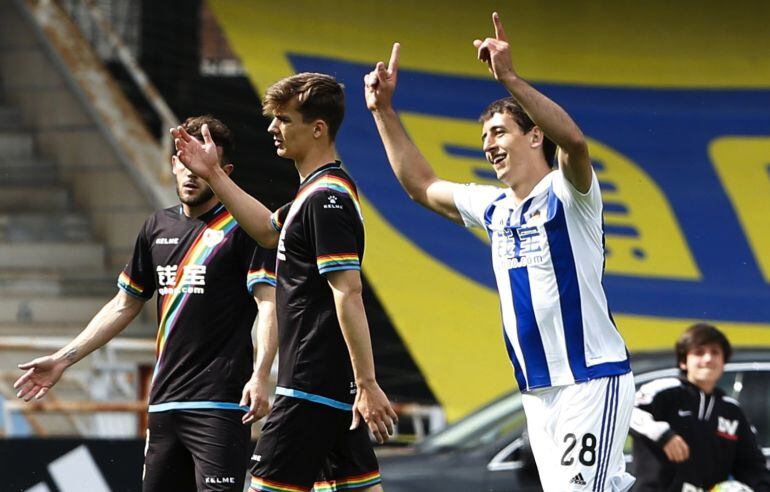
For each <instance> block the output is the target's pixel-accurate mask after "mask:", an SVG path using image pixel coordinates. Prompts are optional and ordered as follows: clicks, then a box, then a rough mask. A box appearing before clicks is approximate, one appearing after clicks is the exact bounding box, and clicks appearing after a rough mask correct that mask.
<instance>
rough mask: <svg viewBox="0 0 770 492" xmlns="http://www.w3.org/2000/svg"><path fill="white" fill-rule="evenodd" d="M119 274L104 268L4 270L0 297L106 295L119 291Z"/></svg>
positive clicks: (0, 281) (0, 274) (1, 274)
mask: <svg viewBox="0 0 770 492" xmlns="http://www.w3.org/2000/svg"><path fill="white" fill-rule="evenodd" d="M116 283H117V274H115V275H111V274H108V273H105V272H104V271H100V272H94V273H87V272H85V273H84V272H81V271H69V272H67V271H59V272H55V271H49V270H46V271H35V270H16V271H13V270H0V297H8V296H10V297H21V296H40V297H52V296H62V295H64V296H103V297H104V298H105V299H107V298H109V297H112V296H113V295H115V292H117V287H116Z"/></svg>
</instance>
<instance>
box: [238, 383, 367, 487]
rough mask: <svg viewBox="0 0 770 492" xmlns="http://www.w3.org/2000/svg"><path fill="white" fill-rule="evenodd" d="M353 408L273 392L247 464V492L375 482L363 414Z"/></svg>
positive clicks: (361, 485) (349, 485)
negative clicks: (355, 418) (357, 416)
mask: <svg viewBox="0 0 770 492" xmlns="http://www.w3.org/2000/svg"><path fill="white" fill-rule="evenodd" d="M351 418H352V412H350V411H345V410H338V409H336V408H332V407H329V406H326V405H323V404H320V403H314V402H310V401H306V400H302V399H299V398H293V397H288V396H276V398H275V404H274V405H273V409H272V410H271V411H270V415H269V416H268V417H267V421H266V422H265V426H264V427H263V428H262V435H261V436H260V437H259V441H257V448H256V449H255V450H254V456H252V458H251V459H252V461H251V463H252V465H251V475H252V478H251V487H250V488H249V491H251V492H262V491H264V492H274V491H275V490H281V491H284V490H285V491H291V492H301V491H307V490H310V489H311V488H312V487H313V485H314V484H316V491H328V490H353V489H358V488H363V487H370V486H372V485H375V484H378V483H380V482H381V481H382V480H381V478H380V471H379V465H378V464H377V458H376V457H375V456H374V450H373V449H372V442H371V441H370V440H369V432H368V430H367V426H366V424H365V423H364V421H363V419H362V420H361V425H359V426H358V428H356V429H355V430H352V431H351V430H350V422H351Z"/></svg>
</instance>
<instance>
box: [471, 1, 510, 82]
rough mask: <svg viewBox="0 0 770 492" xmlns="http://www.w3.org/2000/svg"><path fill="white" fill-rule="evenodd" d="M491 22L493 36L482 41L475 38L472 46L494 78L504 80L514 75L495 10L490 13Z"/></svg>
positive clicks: (502, 30) (505, 40)
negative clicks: (493, 30) (493, 29)
mask: <svg viewBox="0 0 770 492" xmlns="http://www.w3.org/2000/svg"><path fill="white" fill-rule="evenodd" d="M492 23H493V24H494V26H495V37H494V38H486V39H484V41H482V40H480V39H476V40H474V41H473V46H475V47H476V49H477V50H478V53H477V56H478V59H479V60H481V61H482V62H484V63H486V64H487V67H488V68H489V71H490V72H491V73H492V75H494V77H495V79H496V80H501V81H502V80H504V79H506V78H508V77H514V78H515V77H516V72H514V70H513V63H512V62H511V54H510V50H509V46H508V39H507V38H506V36H505V30H504V29H503V23H502V22H501V21H500V16H499V15H497V12H494V13H493V14H492Z"/></svg>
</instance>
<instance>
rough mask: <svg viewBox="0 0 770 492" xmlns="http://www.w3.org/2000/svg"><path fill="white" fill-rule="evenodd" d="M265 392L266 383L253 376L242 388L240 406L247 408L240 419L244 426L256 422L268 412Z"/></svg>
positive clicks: (268, 404)
mask: <svg viewBox="0 0 770 492" xmlns="http://www.w3.org/2000/svg"><path fill="white" fill-rule="evenodd" d="M267 392H268V384H267V381H262V380H260V379H258V378H255V377H253V376H252V378H251V379H249V381H248V382H247V383H246V385H245V386H244V387H243V394H242V395H241V403H240V405H241V406H248V407H249V411H248V412H246V414H245V415H244V416H243V418H242V419H241V421H242V422H243V423H244V424H251V423H252V422H256V421H257V420H259V419H261V418H262V417H264V416H265V415H267V412H269V411H270V401H269V400H268V396H267Z"/></svg>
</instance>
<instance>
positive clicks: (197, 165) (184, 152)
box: [171, 125, 219, 181]
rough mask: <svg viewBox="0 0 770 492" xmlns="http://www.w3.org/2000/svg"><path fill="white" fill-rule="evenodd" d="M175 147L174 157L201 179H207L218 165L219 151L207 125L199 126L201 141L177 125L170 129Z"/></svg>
mask: <svg viewBox="0 0 770 492" xmlns="http://www.w3.org/2000/svg"><path fill="white" fill-rule="evenodd" d="M171 135H172V136H173V137H174V147H176V157H177V158H178V159H179V161H180V162H181V163H182V164H184V166H185V167H186V168H187V169H189V170H190V171H192V173H193V174H195V175H197V176H198V177H200V178H201V179H203V180H205V181H208V179H209V178H210V177H211V175H212V174H213V172H214V171H215V170H216V168H218V167H219V153H218V152H217V145H216V144H215V143H214V139H212V138H211V133H210V132H209V126H208V125H203V126H202V127H201V135H203V143H201V142H200V141H199V140H198V139H197V138H195V137H193V136H191V135H190V134H189V133H187V131H186V130H185V129H184V128H183V127H181V126H178V127H176V128H172V129H171Z"/></svg>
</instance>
